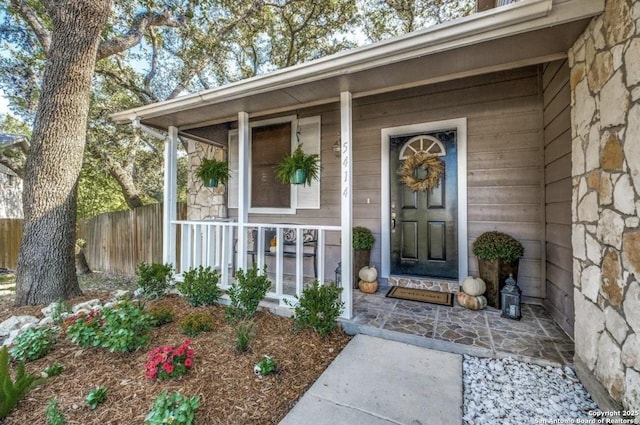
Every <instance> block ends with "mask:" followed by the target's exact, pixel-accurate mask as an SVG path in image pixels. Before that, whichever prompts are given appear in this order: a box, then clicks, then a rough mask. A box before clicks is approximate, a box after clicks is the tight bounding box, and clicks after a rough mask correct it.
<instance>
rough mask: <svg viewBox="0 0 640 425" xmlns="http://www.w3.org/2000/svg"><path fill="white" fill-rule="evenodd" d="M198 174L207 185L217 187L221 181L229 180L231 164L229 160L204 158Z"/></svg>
mask: <svg viewBox="0 0 640 425" xmlns="http://www.w3.org/2000/svg"><path fill="white" fill-rule="evenodd" d="M196 175H197V176H198V178H200V180H202V184H203V185H204V186H205V187H217V186H218V184H219V183H222V184H225V183H227V181H229V164H228V163H227V161H218V160H217V159H207V158H203V159H202V162H201V163H200V166H199V167H198V169H197V170H196Z"/></svg>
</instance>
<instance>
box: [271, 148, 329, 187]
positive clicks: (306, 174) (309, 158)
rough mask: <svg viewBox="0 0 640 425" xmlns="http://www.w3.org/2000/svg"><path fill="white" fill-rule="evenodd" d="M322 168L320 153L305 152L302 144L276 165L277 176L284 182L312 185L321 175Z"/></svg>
mask: <svg viewBox="0 0 640 425" xmlns="http://www.w3.org/2000/svg"><path fill="white" fill-rule="evenodd" d="M320 169H321V167H320V155H318V154H317V153H314V154H310V155H307V154H305V153H304V151H303V150H302V145H301V144H300V145H298V147H297V148H296V150H294V151H293V152H292V153H291V155H286V156H285V157H284V158H283V159H282V161H280V163H279V164H278V165H277V166H276V178H277V179H278V180H280V181H281V182H282V183H284V184H303V185H305V186H306V185H311V182H312V181H313V180H318V178H319V177H320Z"/></svg>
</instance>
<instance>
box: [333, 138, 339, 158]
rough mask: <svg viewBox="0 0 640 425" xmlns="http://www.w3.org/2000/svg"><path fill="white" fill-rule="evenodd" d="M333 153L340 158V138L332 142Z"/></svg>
mask: <svg viewBox="0 0 640 425" xmlns="http://www.w3.org/2000/svg"><path fill="white" fill-rule="evenodd" d="M333 153H334V154H335V156H336V158H340V140H338V141H337V142H335V143H334V144H333Z"/></svg>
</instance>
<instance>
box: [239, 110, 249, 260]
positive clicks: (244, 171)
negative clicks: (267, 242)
mask: <svg viewBox="0 0 640 425" xmlns="http://www.w3.org/2000/svg"><path fill="white" fill-rule="evenodd" d="M238 178H239V181H238V224H240V226H238V262H237V265H238V267H239V268H241V269H242V270H246V269H247V255H246V252H247V231H246V229H245V228H244V227H243V226H242V225H243V224H245V223H247V222H248V221H249V114H248V113H246V112H238Z"/></svg>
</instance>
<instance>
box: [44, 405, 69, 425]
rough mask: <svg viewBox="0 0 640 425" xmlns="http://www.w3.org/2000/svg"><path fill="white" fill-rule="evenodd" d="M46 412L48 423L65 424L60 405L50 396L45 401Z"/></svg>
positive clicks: (50, 424) (53, 424) (51, 424)
mask: <svg viewBox="0 0 640 425" xmlns="http://www.w3.org/2000/svg"><path fill="white" fill-rule="evenodd" d="M46 414H47V423H48V424H49V425H67V420H66V419H65V417H64V415H63V414H62V412H61V411H60V406H58V401H57V400H56V399H55V398H52V399H51V400H49V403H47V410H46Z"/></svg>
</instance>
